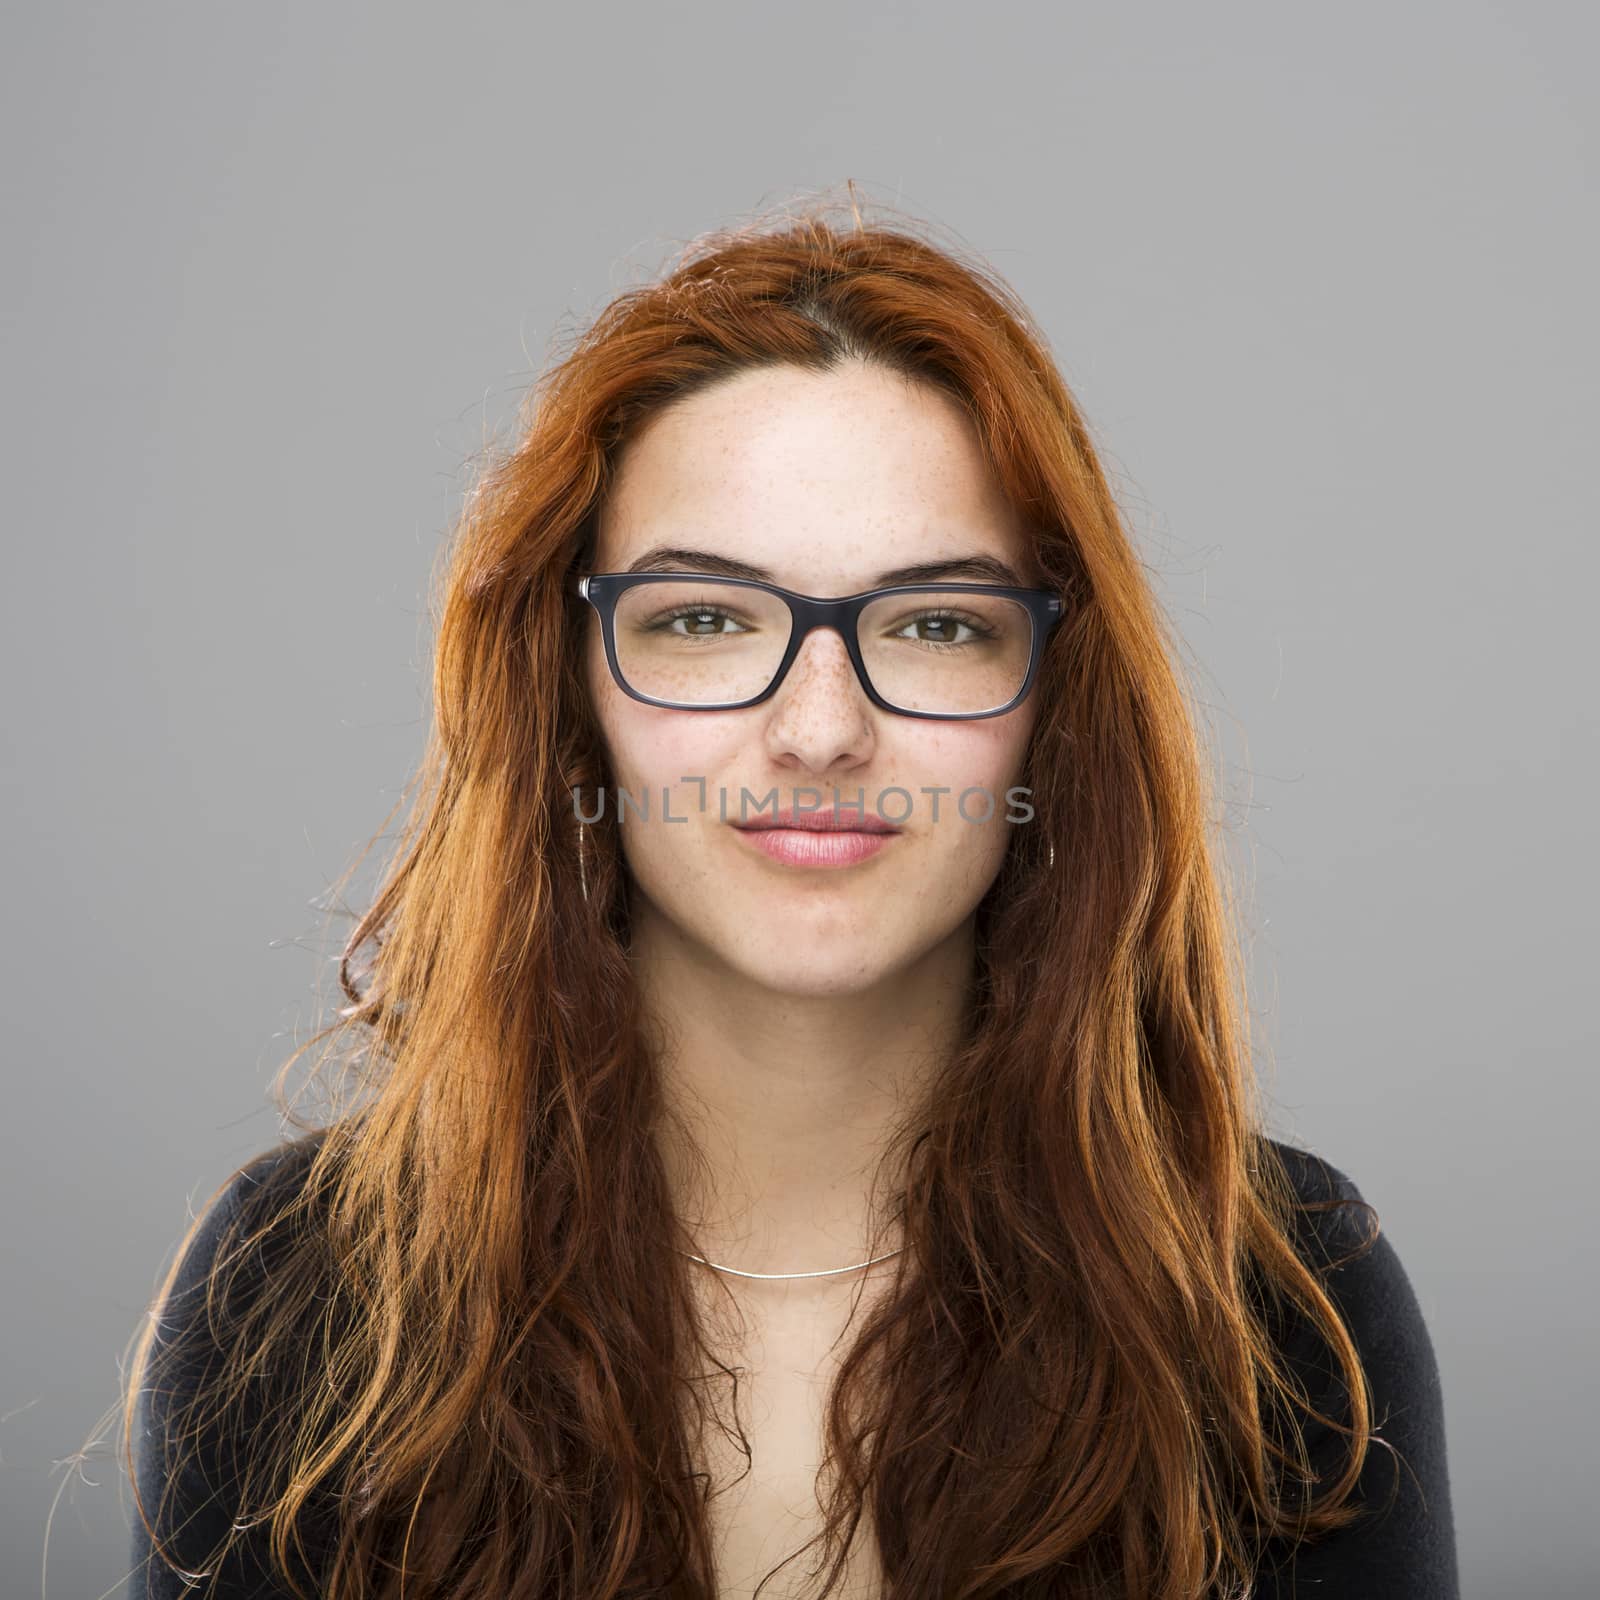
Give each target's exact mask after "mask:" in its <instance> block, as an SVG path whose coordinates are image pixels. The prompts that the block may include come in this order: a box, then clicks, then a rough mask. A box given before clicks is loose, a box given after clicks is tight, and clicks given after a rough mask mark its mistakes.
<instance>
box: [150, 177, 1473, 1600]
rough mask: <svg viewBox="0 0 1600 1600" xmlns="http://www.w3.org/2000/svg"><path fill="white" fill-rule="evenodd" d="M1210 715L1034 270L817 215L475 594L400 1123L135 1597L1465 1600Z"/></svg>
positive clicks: (240, 1227)
mask: <svg viewBox="0 0 1600 1600" xmlns="http://www.w3.org/2000/svg"><path fill="white" fill-rule="evenodd" d="M1172 653H1173V652H1172V650H1171V648H1170V641H1169V639H1168V636H1167V634H1166V632H1165V630H1164V627H1163V624H1162V621H1161V618H1160V614H1159V611H1158V608H1157V605H1156V603H1155V601H1154V599H1153V597H1152V595H1151V592H1150V589H1149V587H1148V584H1147V581H1146V578H1145V574H1144V572H1143V570H1142V568H1141V565H1140V562H1139V560H1138V558H1137V555H1136V553H1135V551H1134V549H1133V547H1132V545H1131V543H1130V540H1129V538H1128V535H1127V532H1126V530H1125V527H1124V524H1123V522H1122V520H1121V517H1120V515H1119V512H1118V509H1117V507H1116V505H1115V503H1114V501H1113V498H1112V496H1111V494H1110V492H1109V490H1108V488H1107V484H1106V479H1105V477H1104V474H1103V472H1102V470H1101V467H1100V464H1099V462H1098V460H1097V458H1096V455H1095V452H1094V449H1093V447H1092V445H1091V443H1090V439H1089V435H1088V431H1087V428H1086V426H1085V423H1084V420H1083V418H1082V416H1081V414H1080V413H1079V411H1078V409H1077V407H1076V405H1075V404H1074V402H1073V400H1072V398H1071V396H1070V395H1069V393H1068V391H1067V389H1066V387H1065V386H1064V384H1063V382H1062V379H1061V377H1060V376H1059V374H1058V372H1057V371H1056V369H1055V367H1054V366H1053V364H1052V362H1051V360H1050V359H1049V357H1048V355H1047V352H1046V346H1045V342H1044V340H1043V338H1042V336H1041V335H1040V334H1039V332H1038V331H1037V330H1036V329H1034V328H1033V327H1032V326H1031V323H1030V321H1029V318H1028V316H1027V313H1026V312H1025V311H1024V309H1023V308H1022V307H1021V306H1020V305H1019V304H1018V303H1017V301H1016V300H1015V298H1014V296H1013V295H1012V294H1011V293H1010V292H1009V291H1008V290H1007V289H1006V288H1005V286H1004V285H1002V284H1001V283H999V282H998V281H996V280H995V279H994V278H993V277H992V275H991V274H989V273H988V272H987V271H986V270H985V269H984V268H982V267H981V266H980V265H977V264H974V263H971V262H967V261H964V260H962V259H961V257H960V255H959V253H958V252H956V251H954V250H951V249H949V248H944V247H940V246H938V245H936V244H934V243H931V242H929V241H928V240H926V239H924V238H922V237H920V236H919V234H918V232H917V230H914V229H907V228H903V227H887V226H881V225H876V224H874V225H868V224H867V223H865V222H864V221H863V220H862V218H861V216H860V214H859V212H856V211H855V210H854V208H852V216H851V218H849V219H847V220H845V221H841V223H840V224H839V225H835V224H834V222H832V221H830V220H829V217H828V216H827V215H826V214H825V212H824V211H822V210H817V211H814V212H812V213H810V214H807V215H804V216H801V217H799V218H786V219H784V220H783V221H782V222H781V224H780V225H778V226H768V225H762V226H758V227H755V228H752V229H748V230H745V231H742V232H739V233H735V234H730V235H722V236H718V237H716V238H714V239H712V240H710V241H709V242H705V243H703V244H702V245H701V246H700V247H699V248H697V249H695V250H693V251H691V252H690V253H689V254H688V255H687V256H686V258H685V259H684V260H683V261H682V262H681V264H680V265H678V266H677V268H676V269H675V270H673V271H672V272H671V273H670V274H669V275H668V276H666V277H665V278H664V279H663V280H662V281H660V282H656V283H652V284H649V285H647V286H644V287H641V288H638V289H636V290H633V291H630V292H628V293H625V294H623V295H622V296H620V297H619V298H618V299H617V300H616V301H614V302H613V303H612V304H611V305H610V306H609V307H608V308H607V309H606V310H605V311H604V312H603V314H602V315H601V316H600V317H599V319H598V320H597V322H596V323H595V324H594V325H593V327H592V328H591V329H590V330H589V331H588V333H587V334H586V335H585V336H584V337H583V338H582V339H581V341H579V342H578V344H577V345H576V347H575V348H574V349H573V351H572V352H571V353H570V354H569V355H568V356H567V357H566V358H565V359H564V360H563V361H562V362H560V363H559V364H558V366H557V367H556V368H555V370H554V371H553V372H552V373H551V374H550V375H549V376H548V378H547V379H546V381H545V382H543V383H542V384H541V385H540V387H539V389H538V390H537V391H536V393H535V395H534V397H533V400H532V403H531V404H530V407H529V409H528V413H527V416H526V418H525V427H524V429H523V431H522V435H521V438H520V440H519V442H518V443H517V444H516V446H515V448H514V449H512V450H510V451H509V452H508V453H506V454H505V455H504V456H503V457H502V458H500V459H499V460H498V461H496V462H495V463H494V465H493V466H492V467H491V469H490V470H489V471H488V472H487V474H486V475H485V477H484V479H483V481H482V483H481V485H480V486H479V488H478V489H477V490H476V492H475V494H474V495H473V497H472V498H471V500H470V502H469V504H468V507H467V509H466V512H465V514H464V517H463V521H462V526H461V528H460V530H459V531H458V536H457V538H456V539H455V541H454V543H453V547H452V551H451V560H450V564H449V567H448V572H447V574H446V578H445V582H444V587H443V594H442V601H441V609H440V620H439V632H438V640H437V655H436V664H435V677H434V686H435V710H436V718H435V730H434V735H433V739H432V742H431V744H430V747H429V752H428V760H427V765H426V767H425V770H424V773H423V783H422V788H421V792H420V794H419V795H418V797H417V800H416V804H415V809H414V811H413V814H412V818H411V822H410V826H409V828H408V831H407V834H406V837H405V839H404V841H403V844H402V847H401V849H400V850H399V852H398V853H397V857H396V860H395V862H394V865H393V868H392V871H391V873H390V875H389V877H388V879H387V881H386V882H385V884H384V886H383V888H382V890H381V892H380V893H379V894H378V896H377V898H376V901H375V903H374V905H373V906H372V908H371V910H370V912H368V914H367V915H366V916H365V918H364V919H363V920H362V922H361V923H360V925H359V926H358V927H357V928H356V929H355V931H354V933H353V934H352V936H351V939H350V941H349V944H348V946H347V949H346V953H345V960H344V964H343V967H342V969H341V970H342V973H343V977H344V982H345V987H346V990H347V992H348V995H349V998H350V999H351V1001H352V1004H351V1005H350V1007H349V1008H348V1009H347V1010H346V1011H344V1012H343V1013H341V1015H340V1018H339V1019H338V1021H337V1022H336V1023H335V1024H334V1025H333V1027H332V1028H330V1029H327V1030H324V1032H323V1033H322V1034H320V1035H318V1038H324V1039H329V1040H331V1041H332V1042H333V1044H334V1045H335V1046H336V1047H338V1048H337V1051H330V1053H329V1058H330V1059H340V1060H345V1061H347V1062H349V1063H351V1064H352V1065H354V1066H355V1067H356V1070H354V1071H352V1072H351V1073H350V1074H349V1078H348V1081H349V1082H350V1083H351V1085H352V1086H353V1093H352V1097H351V1099H350V1100H349V1102H348V1103H346V1104H343V1105H341V1106H339V1107H336V1113H337V1114H336V1115H335V1116H334V1117H332V1118H331V1119H330V1120H329V1122H328V1124H327V1126H326V1127H323V1128H317V1129H310V1130H308V1131H306V1132H305V1133H304V1134H303V1135H302V1136H301V1137H299V1138H297V1139H295V1140H294V1141H292V1142H290V1143H287V1144H285V1145H283V1146H281V1147H279V1148H278V1149H276V1150H273V1151H269V1152H267V1153H266V1154H265V1155H264V1156H262V1157H260V1158H258V1159H257V1160H256V1161H255V1162H253V1163H252V1164H251V1165H250V1166H248V1167H247V1168H245V1169H244V1170H242V1171H241V1172H240V1173H239V1174H237V1175H236V1176H235V1178H234V1179H233V1180H232V1181H231V1182H230V1183H229V1184H228V1185H227V1186H225V1188H224V1190H223V1191H222V1192H220V1193H219V1195H218V1196H217V1197H216V1202H215V1204H214V1205H212V1206H211V1207H210V1208H208V1210H207V1211H206V1213H205V1214H204V1215H203V1216H202V1217H201V1219H200V1221H199V1223H198V1224H197V1225H196V1228H195V1229H194V1230H192V1236H191V1237H190V1238H189V1239H188V1240H186V1241H185V1248H184V1250H183V1251H182V1252H181V1254H180V1257H179V1260H178V1262H177V1264H176V1266H175V1267H174V1269H173V1272H172V1273H171V1275H170V1276H169V1279H168V1282H167V1283H166V1285H165V1286H164V1288H163V1292H162V1296H161V1300H160V1308H159V1312H158V1314H157V1316H156V1317H155V1318H154V1321H153V1326H152V1331H151V1333H150V1335H148V1336H147V1337H146V1340H145V1343H144V1347H143V1348H142V1349H141V1350H140V1351H139V1352H138V1359H137V1361H136V1363H135V1367H134V1371H133V1376H132V1379H131V1381H130V1385H129V1394H128V1401H127V1403H128V1422H129V1430H130V1431H129V1437H130V1441H131V1452H132V1453H131V1455H130V1467H131V1468H132V1470H133V1471H134V1473H135V1476H136V1482H137V1485H138V1487H139V1489H140V1499H141V1518H140V1523H141V1526H140V1529H139V1531H138V1535H137V1540H138V1542H137V1547H136V1551H135V1555H136V1560H137V1564H138V1572H137V1576H136V1578H135V1583H134V1589H133V1592H134V1593H135V1594H147V1595H151V1596H154V1595H162V1596H165V1595H176V1594H178V1593H180V1592H184V1593H188V1592H191V1591H189V1590H187V1589H183V1588H182V1587H181V1585H182V1583H183V1579H182V1578H181V1577H180V1576H178V1575H177V1574H178V1573H179V1572H188V1573H189V1574H190V1575H191V1576H193V1575H198V1574H205V1575H206V1576H207V1578H208V1579H209V1580H210V1581H211V1582H212V1583H213V1584H214V1587H212V1588H210V1589H208V1588H207V1587H206V1586H205V1582H204V1581H203V1582H202V1583H201V1586H200V1588H199V1589H198V1590H195V1591H192V1592H195V1593H199V1594H205V1593H213V1594H216V1595H219V1596H225V1597H229V1600H233V1597H237V1596H244V1595H251V1596H260V1595H280V1594H289V1593H296V1592H298V1593H304V1594H316V1595H322V1596H328V1597H336V1600H344V1597H354V1596H378V1595H383V1596H389V1595H399V1594H401V1593H402V1592H403V1593H404V1594H405V1595H407V1596H414V1597H419V1600H420V1597H424V1596H430V1597H431V1596H438V1597H441V1600H442V1597H450V1600H469V1597H470V1600H506V1597H512V1596H514V1597H528V1600H532V1597H535V1596H538V1597H541V1600H545V1597H549V1600H556V1597H576V1596H582V1597H585V1600H602V1597H610V1596H624V1595H627V1596H636V1595H645V1594H649V1595H675V1596H711V1595H718V1596H724V1597H728V1596H739V1597H743V1596H748V1595H753V1594H754V1593H755V1592H756V1590H757V1587H758V1585H761V1593H762V1594H763V1595H768V1596H783V1595H801V1594H806V1595H821V1594H829V1595H839V1596H869V1595H871V1596H877V1595H883V1596H894V1597H896V1600H900V1597H911V1596H916V1597H919V1600H921V1597H928V1596H940V1597H944V1596H952V1597H953V1596H971V1597H977V1596H1001V1595H1005V1596H1021V1595H1030V1596H1031V1595H1051V1596H1080V1595H1081V1596H1089V1595H1096V1596H1100V1595H1104V1596H1111V1595H1115V1596H1121V1597H1129V1600H1132V1597H1138V1600H1156V1597H1159V1600H1177V1597H1180V1596H1182V1597H1189V1596H1201V1595H1207V1596H1210V1595H1217V1596H1221V1595H1240V1596H1242V1595H1245V1594H1255V1595H1258V1596H1269V1595H1279V1594H1283V1595H1287V1594H1290V1593H1292V1592H1293V1585H1294V1584H1295V1583H1296V1582H1298V1583H1300V1584H1302V1585H1304V1586H1305V1587H1306V1589H1307V1592H1316V1593H1319V1594H1322V1595H1326V1596H1329V1597H1330V1600H1331V1597H1333V1596H1358V1595H1359V1596H1361V1597H1362V1600H1381V1597H1384V1596H1396V1597H1398V1596H1401V1595H1404V1596H1406V1597H1407V1600H1417V1597H1419V1596H1454V1595H1455V1593H1456V1588H1455V1556H1454V1544H1453V1535H1452V1529H1451V1515H1450V1504H1449V1495H1448V1484H1447V1476H1446V1470H1445V1458H1444V1440H1443V1422H1442V1409H1441V1400H1440V1393H1439V1386H1438V1373H1437V1368H1436V1365H1435V1363H1434V1358H1433V1352H1432V1349H1431V1346H1430V1344H1429V1340H1428V1335H1427V1331H1426V1329H1425V1327H1424V1324H1423V1321H1422V1318H1421V1315H1420V1313H1419V1311H1418V1308H1417V1304H1416V1300H1415V1297H1414V1296H1413V1294H1412V1293H1411V1289H1410V1286H1409V1284H1408V1282H1407V1279H1406V1276H1405V1273H1404V1271H1403V1269H1402V1268H1401V1265H1400V1263H1399V1261H1398V1259H1397V1257H1396V1256H1395V1254H1394V1251H1393V1249H1392V1247H1391V1246H1390V1244H1389V1241H1388V1239H1387V1238H1386V1237H1384V1236H1381V1235H1379V1234H1378V1233H1377V1230H1376V1227H1375V1225H1374V1224H1375V1217H1374V1214H1373V1213H1372V1211H1371V1208H1370V1207H1367V1206H1366V1205H1365V1204H1364V1202H1363V1201H1362V1200H1361V1198H1360V1196H1359V1194H1358V1192H1357V1190H1356V1189H1355V1187H1354V1185H1353V1184H1352V1183H1351V1182H1350V1180H1349V1179H1348V1178H1347V1177H1345V1175H1344V1174H1343V1173H1341V1172H1340V1171H1339V1170H1338V1169H1337V1168H1334V1167H1331V1166H1329V1165H1328V1164H1327V1163H1325V1162H1322V1161H1319V1160H1317V1159H1316V1158H1315V1157H1313V1156H1311V1155H1310V1154H1308V1153H1307V1152H1305V1151H1301V1150H1298V1149H1295V1148H1294V1147H1292V1146H1288V1145H1284V1144H1280V1143H1277V1142H1275V1141H1273V1140H1271V1139H1269V1138H1267V1137H1266V1135H1265V1133H1264V1132H1263V1130H1262V1121H1261V1111H1260V1107H1259V1106H1258V1105H1257V1103H1256V1098H1255V1092H1254V1090H1253V1082H1254V1080H1253V1074H1252V1073H1251V1071H1250V1069H1249V1064H1248V1056H1247V1049H1246V1040H1245V1035H1246V1029H1245V1027H1244V1025H1243V1022H1242V1018H1243V1015H1244V1011H1243V1005H1242V1001H1241V999H1240V997H1239V990H1240V970H1241V966H1240V962H1239V960H1238V943H1237V940H1236V938H1235V936H1234V933H1233V931H1232V929H1231V928H1230V926H1229V923H1228V920H1227V911H1228V905H1229V901H1228V898H1227V892H1226V884H1225V879H1224V876H1223V874H1222V872H1221V871H1220V870H1219V869H1218V867H1217V865H1216V864H1215V862H1214V860H1213V855H1212V848H1213V847H1212V842H1211V841H1210V840H1209V839H1208V836H1207V819H1208V814H1209V813H1208V795H1207V790H1206V787H1205V784H1204V782H1203V779H1202V771H1203V767H1202V761H1201V757H1200V751H1199V748H1198V746H1197V743H1196V739H1195V735H1194V731H1193V719H1192V717H1191V715H1190V711H1189V707H1188V704H1187V702H1186V700H1185V697H1184V693H1183V690H1182V687H1181V685H1180V682H1179V680H1178V678H1177V677H1176V675H1175V673H1174V671H1173V668H1172V666H1171V664H1170V663H1171V657H1172ZM764 1578H765V1582H764V1584H763V1583H762V1580H763V1579H764ZM141 1585H143V1587H141ZM402 1586H403V1587H402Z"/></svg>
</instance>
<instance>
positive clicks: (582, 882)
mask: <svg viewBox="0 0 1600 1600" xmlns="http://www.w3.org/2000/svg"><path fill="white" fill-rule="evenodd" d="M588 831H589V830H588V828H587V827H586V826H585V824H583V823H581V822H580V823H579V824H578V887H579V888H581V889H582V890H583V898H584V903H585V904H587V903H588V900H589V874H588V873H587V872H586V871H585V870H584V866H583V840H584V835H585V834H586V833H588Z"/></svg>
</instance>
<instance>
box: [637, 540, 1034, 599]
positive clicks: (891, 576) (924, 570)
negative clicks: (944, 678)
mask: <svg viewBox="0 0 1600 1600" xmlns="http://www.w3.org/2000/svg"><path fill="white" fill-rule="evenodd" d="M685 569H688V570H690V571H694V572H701V573H715V574H716V575H717V576H718V577H722V578H752V579H754V580H755V581H756V582H757V583H774V584H775V583H777V581H778V580H777V579H776V578H775V577H774V576H773V574H772V573H771V572H769V571H768V570H767V569H766V568H765V567H757V566H752V565H751V564H750V563H749V562H748V561H739V560H737V559H735V558H734V557H733V556H724V555H718V554H717V553H716V552H715V551H713V550H687V549H684V548H683V547H682V546H680V545H657V546H656V547H655V548H654V549H652V550H647V551H645V553H644V554H643V555H642V556H640V557H639V558H638V559H637V560H636V561H634V562H632V563H631V564H630V565H629V566H628V567H627V568H626V569H625V570H626V571H628V572H630V573H631V572H678V571H683V570H685ZM962 578H972V579H975V580H977V581H978V582H985V581H987V582H990V583H1000V584H1007V585H1009V586H1011V587H1012V588H1017V589H1021V588H1025V587H1026V585H1025V584H1024V583H1023V581H1022V579H1021V578H1020V577H1019V576H1018V575H1017V571H1016V569H1015V568H1014V567H1013V566H1012V565H1011V563H1010V562H1008V561H1002V560H1001V559H1000V557H998V556H986V555H966V556H948V557H946V558H945V559H943V560H940V561H920V562H917V563H916V564H915V565H913V566H909V567H890V568H888V569H887V570H886V571H884V572H880V573H879V574H878V575H877V577H876V578H873V579H871V580H870V581H869V582H868V583H867V585H866V587H867V588H868V589H886V588H890V587H892V586H894V585H897V584H907V583H939V582H943V581H946V580H948V581H955V580H957V579H962Z"/></svg>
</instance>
